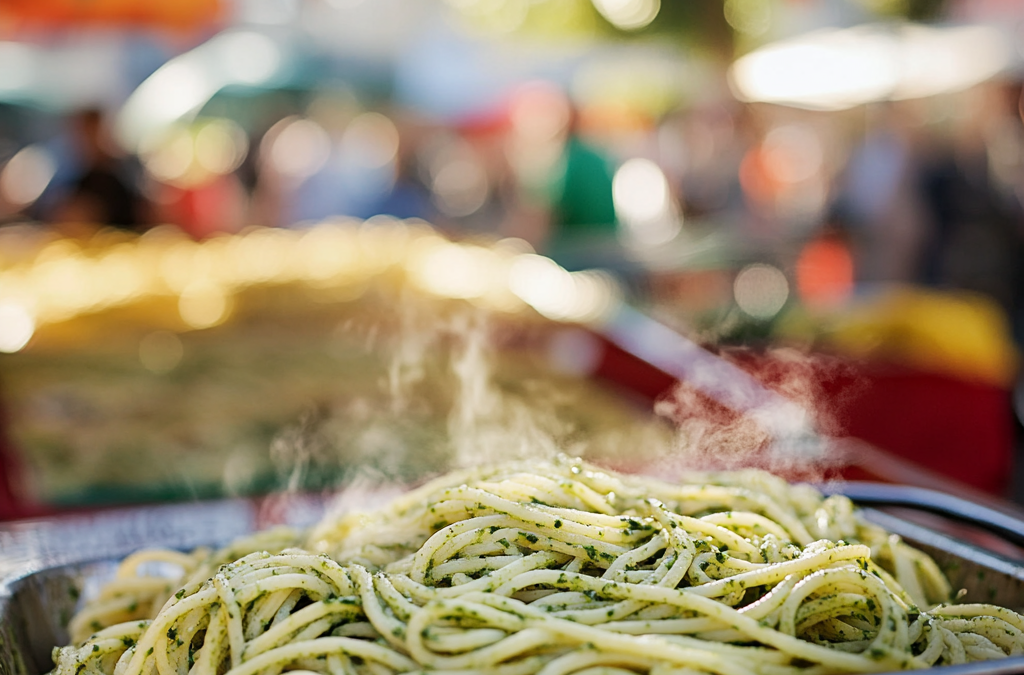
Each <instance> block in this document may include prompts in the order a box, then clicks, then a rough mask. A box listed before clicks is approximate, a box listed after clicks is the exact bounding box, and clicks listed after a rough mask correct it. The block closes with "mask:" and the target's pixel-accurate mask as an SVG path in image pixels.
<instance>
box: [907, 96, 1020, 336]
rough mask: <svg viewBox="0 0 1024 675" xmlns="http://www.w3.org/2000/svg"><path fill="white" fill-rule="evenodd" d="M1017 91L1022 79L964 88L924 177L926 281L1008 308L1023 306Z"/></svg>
mask: <svg viewBox="0 0 1024 675" xmlns="http://www.w3.org/2000/svg"><path fill="white" fill-rule="evenodd" d="M1019 96H1020V87H1019V85H1016V84H1012V83H1011V84H1007V83H999V82H992V83H988V84H985V85H981V86H979V87H976V88H974V89H973V90H971V91H969V92H966V93H965V94H964V95H963V97H962V103H963V104H964V105H965V109H964V110H963V111H962V114H961V115H959V116H958V118H957V120H956V123H955V127H954V129H953V133H952V135H951V137H950V138H949V139H948V141H946V142H942V143H932V144H931V153H930V156H929V157H928V161H927V163H926V165H925V166H924V167H923V170H922V172H921V179H920V187H921V192H922V194H923V197H924V204H925V207H926V213H927V215H928V216H929V219H930V222H931V224H932V229H931V232H930V237H929V239H928V240H927V242H926V244H925V247H924V255H923V258H922V264H921V267H920V270H919V278H920V280H921V281H923V282H924V283H926V284H928V285H931V286H937V287H940V288H941V287H946V288H955V289H962V290H968V291H975V292H978V293H982V294H984V295H986V296H988V297H990V298H992V299H993V300H995V301H996V302H997V303H998V304H999V305H1000V306H1001V307H1002V308H1003V309H1004V310H1005V311H1006V312H1007V313H1008V314H1010V313H1013V312H1014V311H1015V304H1016V305H1017V306H1018V308H1019V306H1020V301H1021V298H1020V293H1021V291H1020V290H1019V288H1020V286H1021V282H1022V278H1021V275H1022V272H1021V270H1020V263H1021V262H1022V246H1024V209H1022V208H1021V201H1020V198H1019V195H1018V193H1017V190H1019V189H1020V188H1021V185H1020V181H1021V180H1022V179H1024V169H1022V168H1021V166H1024V159H1022V158H1024V144H1022V139H1021V138H1020V135H1019V134H1018V133H1015V132H1016V129H1017V127H1020V126H1021V119H1020V115H1019V113H1018V110H1017V104H1018V100H1019ZM1008 123H1009V125H1008ZM1001 131H1010V132H1011V133H1010V134H1009V135H1007V134H1006V133H1000V132H1001ZM1015 146H1016V147H1015ZM1008 155H1009V156H1010V159H1009V161H1007V159H1006V157H1007V156H1008ZM1007 164H1009V166H1007ZM1014 164H1017V165H1018V166H1016V167H1015V166H1014ZM1017 323H1018V324H1019V323H1020V321H1019V320H1018V321H1017ZM1017 338H1018V341H1020V338H1021V336H1020V334H1019V327H1018V336H1017Z"/></svg>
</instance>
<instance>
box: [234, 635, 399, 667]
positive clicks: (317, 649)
mask: <svg viewBox="0 0 1024 675" xmlns="http://www.w3.org/2000/svg"><path fill="white" fill-rule="evenodd" d="M337 653H342V654H346V655H348V656H358V657H359V658H362V659H366V660H368V661H369V660H372V661H377V662H379V663H381V664H382V665H384V666H387V667H388V668H391V669H392V670H394V671H397V672H407V671H411V670H417V666H416V663H415V662H414V661H412V660H411V659H409V658H408V657H406V656H403V655H402V654H399V653H398V652H396V651H394V650H393V649H388V648H387V647H381V646H380V645H378V644H374V643H373V642H367V641H365V640H357V639H355V638H346V637H321V638H317V639H315V640H306V641H303V642H293V643H290V644H287V645H284V646H282V647H278V648H276V649H272V650H270V651H268V652H264V653H262V654H260V655H259V656H257V657H255V658H253V659H251V660H249V661H246V662H244V663H243V664H242V665H240V666H239V667H237V668H232V669H231V670H229V671H227V673H226V674H225V675H255V674H256V673H259V672H260V671H262V670H264V669H265V668H269V667H271V666H273V665H275V664H287V663H291V662H293V661H295V660H297V659H300V658H310V657H311V658H316V657H318V656H321V655H322V656H328V655H330V654H337Z"/></svg>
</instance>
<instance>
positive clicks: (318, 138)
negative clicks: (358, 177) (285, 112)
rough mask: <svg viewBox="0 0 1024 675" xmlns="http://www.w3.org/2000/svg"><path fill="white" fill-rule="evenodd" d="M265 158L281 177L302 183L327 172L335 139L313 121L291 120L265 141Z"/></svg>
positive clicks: (269, 135)
mask: <svg viewBox="0 0 1024 675" xmlns="http://www.w3.org/2000/svg"><path fill="white" fill-rule="evenodd" d="M262 154H263V155H264V156H266V157H269V159H270V163H271V165H272V166H273V167H274V168H275V169H276V170H277V171H278V172H280V173H281V174H283V175H285V176H288V177H290V178H294V179H296V180H301V179H303V178H307V177H309V176H312V175H313V174H314V173H316V172H317V171H319V170H320V169H321V168H323V166H324V164H326V163H327V160H328V159H329V158H330V154H331V137H330V136H329V135H328V134H327V131H326V130H325V129H324V128H323V127H321V126H320V125H319V124H317V123H316V122H314V121H312V120H308V119H302V118H297V117H289V118H285V119H283V120H281V121H280V122H278V123H277V124H275V125H274V126H273V127H271V129H270V131H268V132H267V134H266V136H265V137H264V139H263V152H262Z"/></svg>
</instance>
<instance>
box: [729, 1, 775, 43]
mask: <svg viewBox="0 0 1024 675" xmlns="http://www.w3.org/2000/svg"><path fill="white" fill-rule="evenodd" d="M722 9H723V11H724V12H725V20H726V22H727V23H728V24H729V25H730V26H732V27H733V29H735V30H736V31H737V32H739V33H743V34H744V35H749V36H751V37H758V36H761V35H764V34H765V33H767V32H768V29H769V28H771V25H772V5H771V0H725V4H724V6H723V8H722Z"/></svg>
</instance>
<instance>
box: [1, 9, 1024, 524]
mask: <svg viewBox="0 0 1024 675" xmlns="http://www.w3.org/2000/svg"><path fill="white" fill-rule="evenodd" d="M1022 84H1024V3H1022V2H1019V1H1018V0H707V1H703V2H678V1H670V0H175V2H145V1H143V0H6V1H5V2H3V3H2V4H0V397H2V407H0V415H2V425H0V427H2V432H3V438H2V442H0V470H2V472H3V473H2V476H0V518H14V517H20V516H26V515H34V514H40V513H51V512H54V511H57V510H62V509H68V508H84V507H94V506H102V505H112V504H125V503H138V502H150V501H157V500H167V499H196V498H208V497H217V496H224V495H241V496H249V495H259V494H266V493H270V492H274V491H279V490H285V489H290V490H293V491H304V492H310V491H314V492H315V491H317V490H321V489H325V488H327V487H330V486H333V485H336V484H338V482H339V481H344V480H356V479H358V478H359V476H362V475H364V474H366V473H367V472H374V471H375V472H378V473H379V474H380V475H387V476H392V477H394V476H397V477H400V478H404V479H415V478H416V477H417V476H421V475H423V474H424V473H426V472H430V471H436V470H439V469H441V468H444V467H447V466H450V465H454V464H465V463H467V462H472V461H480V460H482V459H484V460H485V459H497V458H502V457H508V456H528V455H531V454H532V453H554V452H556V451H566V452H571V453H584V454H586V455H587V456H590V457H592V458H595V459H598V460H599V461H603V462H605V463H606V464H611V465H615V466H625V467H632V468H639V469H641V470H643V469H650V468H651V467H660V466H666V465H671V466H675V467H694V466H699V467H708V466H711V467H719V466H724V467H733V466H740V465H748V464H754V465H759V466H768V467H769V468H774V469H777V470H782V471H783V472H786V473H788V474H790V475H793V476H795V477H804V478H806V477H810V478H812V479H821V478H828V477H834V476H837V475H841V476H847V477H861V478H863V477H868V478H873V479H880V480H888V481H896V482H906V483H912V484H918V485H926V486H938V487H940V488H942V489H946V490H949V491H954V492H960V493H963V494H979V495H982V494H987V495H988V496H990V497H995V498H1000V499H1011V500H1016V501H1024V480H1020V479H1018V478H1017V477H1016V469H1015V466H1016V463H1015V459H1016V458H1017V455H1019V453H1020V448H1021V439H1022V434H1021V428H1022V427H1021V423H1020V419H1021V418H1022V417H1024V388H1022V387H1019V386H1018V385H1017V382H1018V358H1019V357H1018V349H1019V345H1020V344H1021V340H1022V339H1024V210H1022V201H1021V200H1022V199H1024V119H1022V96H1021V94H1022ZM972 491H973V492H972Z"/></svg>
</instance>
